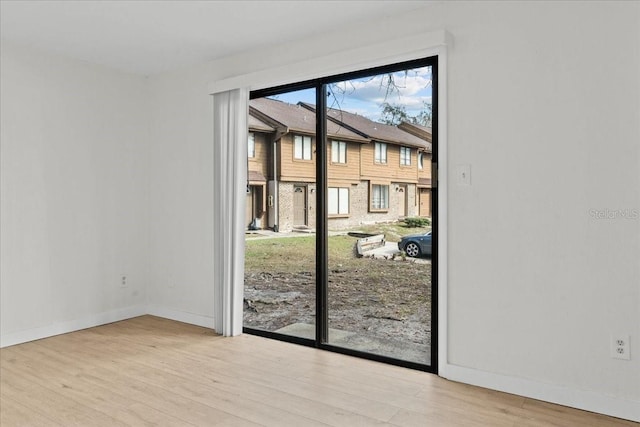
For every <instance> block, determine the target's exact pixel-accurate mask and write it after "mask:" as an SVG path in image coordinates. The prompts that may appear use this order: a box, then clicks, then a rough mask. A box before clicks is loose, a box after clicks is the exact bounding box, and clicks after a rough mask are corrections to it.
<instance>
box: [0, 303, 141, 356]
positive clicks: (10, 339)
mask: <svg viewBox="0 0 640 427" xmlns="http://www.w3.org/2000/svg"><path fill="white" fill-rule="evenodd" d="M146 312H147V310H146V307H145V306H144V305H137V306H131V307H127V308H122V309H118V310H112V311H106V312H103V313H98V314H94V315H91V316H88V317H85V318H82V319H75V320H69V321H65V322H58V323H53V324H51V325H47V326H43V327H40V328H33V329H27V330H24V331H19V332H12V333H8V334H3V335H2V336H0V348H2V347H8V346H11V345H16V344H22V343H25V342H29V341H35V340H39V339H42V338H48V337H52V336H54V335H60V334H66V333H69V332H74V331H79V330H81V329H87V328H92V327H94V326H99V325H104V324H107V323H112V322H118V321H120V320H126V319H131V318H132V317H138V316H142V315H144V314H146Z"/></svg>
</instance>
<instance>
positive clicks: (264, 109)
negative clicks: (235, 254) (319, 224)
mask: <svg viewBox="0 0 640 427" xmlns="http://www.w3.org/2000/svg"><path fill="white" fill-rule="evenodd" d="M314 100H315V90H314V89H309V90H302V91H295V92H288V93H284V94H280V95H277V96H270V97H264V98H257V99H252V100H251V101H250V102H249V141H248V144H249V145H248V158H247V170H248V174H247V195H246V197H247V206H246V222H247V230H246V233H245V290H244V326H245V327H247V328H250V329H254V330H258V331H266V332H273V333H277V334H282V335H288V336H293V337H298V338H307V339H311V340H315V309H316V307H315V296H316V277H315V268H316V267H315V265H316V254H315V245H316V243H315V242H316V238H315V231H316V215H315V206H316V199H315V192H316V138H315V132H316V119H315V113H314V112H313V111H311V110H310V109H308V108H306V103H309V102H311V103H313V102H314Z"/></svg>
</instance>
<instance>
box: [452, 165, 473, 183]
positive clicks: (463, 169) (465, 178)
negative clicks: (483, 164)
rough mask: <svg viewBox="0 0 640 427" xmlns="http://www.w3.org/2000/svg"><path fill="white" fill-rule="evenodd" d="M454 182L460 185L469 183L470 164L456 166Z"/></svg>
mask: <svg viewBox="0 0 640 427" xmlns="http://www.w3.org/2000/svg"><path fill="white" fill-rule="evenodd" d="M456 184H457V185H462V186H469V185H471V165H458V166H456Z"/></svg>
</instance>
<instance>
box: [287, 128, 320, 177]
mask: <svg viewBox="0 0 640 427" xmlns="http://www.w3.org/2000/svg"><path fill="white" fill-rule="evenodd" d="M293 136H294V135H293V134H287V135H284V136H283V137H282V138H281V139H280V142H278V157H279V159H278V161H279V162H278V163H279V164H278V174H279V175H280V180H281V181H302V182H315V180H316V139H315V138H314V137H312V138H311V160H300V159H294V158H293V150H294V148H293Z"/></svg>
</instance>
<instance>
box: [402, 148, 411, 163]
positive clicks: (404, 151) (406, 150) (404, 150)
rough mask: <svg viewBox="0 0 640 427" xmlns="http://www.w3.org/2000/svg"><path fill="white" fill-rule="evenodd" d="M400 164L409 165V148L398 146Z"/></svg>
mask: <svg viewBox="0 0 640 427" xmlns="http://www.w3.org/2000/svg"><path fill="white" fill-rule="evenodd" d="M400 165H401V166H411V148H409V147H400Z"/></svg>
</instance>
